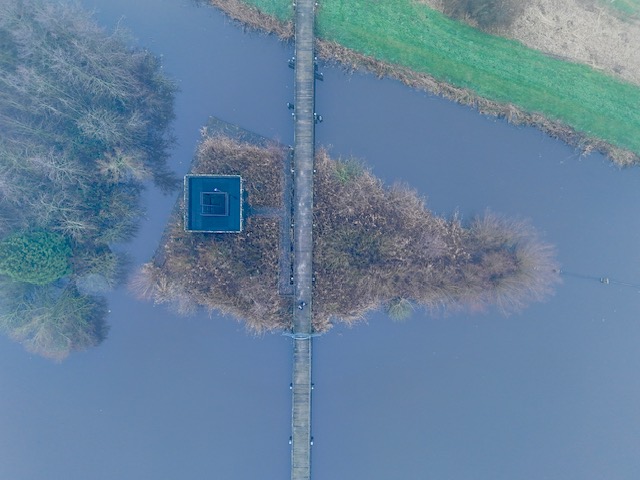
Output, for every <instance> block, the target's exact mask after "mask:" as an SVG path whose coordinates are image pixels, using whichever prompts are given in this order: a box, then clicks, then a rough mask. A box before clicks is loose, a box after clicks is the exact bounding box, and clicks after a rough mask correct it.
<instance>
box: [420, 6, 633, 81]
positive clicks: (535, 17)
mask: <svg viewBox="0 0 640 480" xmlns="http://www.w3.org/2000/svg"><path fill="white" fill-rule="evenodd" d="M417 1H419V2H421V3H425V4H427V5H429V6H430V7H432V8H435V9H436V10H439V11H441V12H443V13H445V14H450V13H451V11H450V9H451V5H452V4H454V3H458V2H457V0H417ZM494 3H495V2H494ZM507 3H509V2H507ZM516 3H518V8H517V10H516V12H515V14H514V17H513V18H510V19H509V22H508V23H507V24H503V25H499V26H496V27H493V28H485V30H487V31H488V32H489V33H492V34H496V35H500V36H503V37H506V38H511V39H513V40H518V41H520V42H521V43H523V44H524V45H526V46H527V47H529V48H533V49H536V50H539V51H542V52H544V53H547V54H549V55H553V56H555V57H558V58H562V59H564V60H568V61H572V62H577V63H584V64H586V65H589V66H591V67H592V68H594V69H597V70H601V71H603V72H606V73H608V74H610V75H613V76H616V77H619V78H622V79H624V80H626V81H628V82H632V83H635V84H637V85H640V21H638V20H637V19H634V18H633V17H626V18H625V17H624V16H622V15H620V14H619V13H616V12H615V11H614V10H612V9H610V8H607V7H605V6H603V4H602V3H599V2H597V1H595V0H517V2H516ZM461 19H462V20H464V21H466V22H467V23H469V24H470V25H472V26H476V27H478V26H479V25H478V22H477V21H476V20H475V19H474V18H472V17H471V16H469V15H466V16H463V17H462V18H461Z"/></svg>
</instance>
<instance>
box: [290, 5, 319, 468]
mask: <svg viewBox="0 0 640 480" xmlns="http://www.w3.org/2000/svg"><path fill="white" fill-rule="evenodd" d="M315 6H316V2H315V0H295V2H294V7H295V57H294V58H293V59H292V64H293V67H294V69H295V93H294V103H293V117H294V125H295V127H294V128H295V129H294V150H293V164H292V169H293V192H294V193H293V199H292V210H293V225H294V227H293V298H294V305H293V331H292V334H291V336H292V338H293V379H292V382H291V390H292V407H291V480H308V479H310V478H311V446H312V444H313V438H312V436H311V389H312V383H311V352H312V349H311V346H312V333H313V327H312V323H311V312H312V307H313V299H312V283H313V170H314V154H315V122H316V113H315V78H316V63H315V53H314V44H315V35H314V24H315Z"/></svg>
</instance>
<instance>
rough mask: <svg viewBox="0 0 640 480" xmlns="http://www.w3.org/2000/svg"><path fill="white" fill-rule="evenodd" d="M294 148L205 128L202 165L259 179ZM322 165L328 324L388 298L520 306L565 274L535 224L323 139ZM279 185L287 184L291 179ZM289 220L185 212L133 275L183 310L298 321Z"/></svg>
mask: <svg viewBox="0 0 640 480" xmlns="http://www.w3.org/2000/svg"><path fill="white" fill-rule="evenodd" d="M261 152H262V155H260V153H261ZM287 154H288V153H287V151H286V150H285V149H282V148H279V147H277V146H271V147H267V148H264V149H260V148H258V147H256V146H254V145H250V144H247V143H240V142H238V141H236V140H232V139H230V138H227V137H221V136H214V137H205V138H204V139H203V142H202V144H201V146H200V148H199V149H198V157H197V160H196V167H195V169H196V170H197V171H199V172H205V171H206V172H207V173H218V172H219V171H220V170H218V168H221V169H228V170H224V171H225V173H238V174H240V175H242V176H243V178H245V179H246V182H247V184H248V185H251V184H253V185H257V184H262V183H264V181H263V180H264V179H260V180H259V181H257V180H256V178H257V177H256V175H260V174H261V173H263V174H266V175H273V172H279V174H278V175H280V176H281V175H282V172H283V160H284V158H285V157H284V156H285V155H287ZM256 158H259V161H257V162H255V163H254V162H252V161H251V159H256ZM254 167H255V168H254ZM316 172H317V173H316V177H315V179H316V180H315V185H314V196H315V207H314V272H315V283H314V304H313V308H314V310H313V323H314V329H315V330H316V331H318V332H324V331H327V330H328V329H329V328H330V327H331V325H332V323H333V322H335V321H342V322H347V323H352V322H354V321H357V320H359V319H362V318H363V316H364V315H365V314H366V312H367V311H369V310H372V309H378V308H381V307H382V308H385V309H386V310H387V311H388V312H389V314H390V315H391V316H393V317H394V318H398V319H401V318H404V317H405V316H406V314H407V313H410V310H411V308H412V306H413V305H420V306H423V307H425V308H427V309H428V310H430V311H435V310H442V309H446V310H451V309H454V310H455V309H459V308H470V309H473V310H476V309H484V308H486V307H488V306H490V305H496V306H497V307H498V308H499V309H500V310H501V311H503V312H512V311H514V310H519V309H520V308H522V307H524V306H525V305H526V304H528V303H529V302H531V301H535V300H540V299H542V298H544V297H545V296H546V295H548V294H549V293H550V292H551V290H552V287H553V285H554V283H555V282H557V281H558V274H557V271H558V269H557V266H556V264H555V260H554V256H553V250H552V249H551V247H549V246H548V245H547V244H545V243H543V242H541V241H539V239H538V238H537V236H536V234H535V232H534V231H533V230H532V229H531V228H530V227H528V226H527V225H526V224H523V223H517V222H509V221H505V220H501V219H499V218H498V217H496V216H493V215H485V216H484V217H482V218H479V219H477V220H475V221H474V222H473V223H471V224H470V225H469V226H468V227H464V226H463V225H462V223H461V221H460V220H459V219H458V218H457V217H454V218H453V219H452V220H447V219H444V218H441V217H436V216H434V215H433V214H432V213H431V212H430V211H429V210H428V209H427V208H426V207H425V204H424V201H423V200H422V199H421V198H420V197H419V196H418V195H417V193H416V192H415V191H413V190H411V189H409V188H407V187H405V186H394V187H392V188H387V187H384V186H383V185H382V183H381V182H380V180H378V179H377V178H375V177H374V176H373V175H372V174H371V173H370V172H368V171H367V170H366V169H365V168H364V167H363V166H362V164H361V163H359V162H357V161H353V160H347V161H334V160H331V159H330V158H329V156H328V155H327V153H326V152H325V151H322V150H321V151H320V152H319V153H318V155H317V158H316ZM269 178H272V177H269ZM278 185H282V183H281V182H280V183H278ZM274 190H275V189H274ZM277 190H278V193H279V194H280V195H281V194H282V187H281V186H280V188H279V189H277ZM257 195H260V192H258V193H257ZM256 198H259V197H258V196H254V194H253V193H252V192H251V191H249V194H248V197H247V201H248V202H249V203H251V202H254V204H252V208H254V207H256V206H259V205H255V201H256ZM279 198H282V196H280V197H279ZM269 201H270V200H269ZM272 205H273V204H272ZM280 205H281V204H280ZM279 222H280V219H279V218H268V217H256V216H249V217H248V218H247V221H246V228H245V230H244V231H243V232H242V233H240V234H194V233H187V232H185V231H184V229H183V224H182V216H181V215H179V214H176V215H175V216H174V218H172V220H171V222H170V225H169V227H168V229H167V233H166V235H165V237H164V240H163V242H162V245H161V247H160V251H159V254H158V255H157V257H156V260H155V262H151V263H149V264H147V265H145V266H144V267H143V269H142V270H141V271H140V272H139V274H138V275H137V277H136V279H135V280H134V282H133V283H132V286H133V288H134V290H135V291H136V292H137V293H138V295H139V296H141V297H143V298H147V299H150V300H153V301H154V302H157V303H169V304H172V305H173V306H174V307H175V308H176V310H177V311H179V312H182V313H188V312H190V311H192V310H193V309H195V308H197V307H200V306H201V307H205V308H207V309H209V310H210V311H213V310H217V311H220V312H222V313H226V314H231V315H233V316H235V317H236V318H238V319H243V320H244V321H245V322H246V325H247V327H248V328H249V329H250V330H252V331H254V332H262V331H267V330H276V329H286V328H289V327H290V322H291V318H292V301H291V299H290V298H288V297H283V296H281V295H279V293H278V275H279V268H278V259H279V255H280V251H281V247H282V245H280V225H279ZM284 247H285V248H289V246H288V245H285V246H284Z"/></svg>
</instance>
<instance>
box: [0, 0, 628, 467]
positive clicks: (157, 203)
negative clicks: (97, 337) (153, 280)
mask: <svg viewBox="0 0 640 480" xmlns="http://www.w3.org/2000/svg"><path fill="white" fill-rule="evenodd" d="M83 3H84V4H85V5H86V6H87V7H89V8H92V9H95V11H96V14H97V18H98V19H99V21H100V22H101V23H103V24H104V25H107V26H109V27H113V26H114V25H116V24H117V23H118V22H119V21H120V22H121V24H123V25H125V26H126V27H128V28H129V29H131V30H132V31H133V33H134V36H135V38H136V41H137V42H139V44H141V45H145V46H147V47H149V48H150V49H151V50H152V51H154V52H155V53H157V54H160V55H163V59H164V64H165V69H166V71H167V73H168V74H169V75H171V76H173V77H174V78H176V79H178V81H179V83H180V88H181V93H180V94H179V96H178V99H177V115H178V117H177V121H176V123H175V133H176V134H177V136H178V139H179V146H178V147H177V148H176V150H175V154H174V158H173V165H174V168H175V169H176V171H178V172H179V173H180V174H182V173H184V172H185V170H186V168H187V167H188V164H189V161H190V159H191V157H192V154H193V151H194V148H195V144H196V142H197V139H198V129H199V128H200V126H201V125H203V124H204V123H205V122H206V120H207V116H208V115H216V116H218V117H221V118H223V119H225V120H227V121H230V122H235V123H237V124H239V125H242V126H243V127H245V128H248V129H250V130H254V131H256V132H258V133H261V134H263V135H265V136H269V137H273V138H276V139H278V140H281V141H283V142H287V143H290V142H291V141H292V124H291V118H290V113H289V112H288V111H287V109H286V107H285V104H286V102H287V101H291V100H292V96H293V93H292V79H293V74H292V71H291V70H289V69H288V68H287V67H286V60H287V58H288V57H289V56H290V55H291V54H292V47H291V46H290V45H283V44H281V43H279V42H277V41H276V40H275V39H273V38H270V37H265V36H262V35H258V34H255V33H254V34H248V33H244V32H243V31H242V30H241V29H239V28H238V27H237V26H234V25H233V24H231V23H230V22H229V21H227V20H225V18H224V17H223V16H222V15H220V14H218V13H217V12H215V11H214V10H211V9H208V8H197V7H195V6H193V5H192V4H191V3H190V2H187V1H184V0H155V1H151V0H138V1H136V2H130V1H127V0H111V1H109V2H107V1H105V0H85V1H84V2H83ZM323 71H324V73H325V82H324V83H321V84H319V87H318V100H317V109H318V112H319V113H320V114H322V115H323V117H324V119H325V122H324V123H323V124H321V125H320V126H319V127H318V130H317V135H318V142H319V143H321V144H324V145H327V146H328V147H329V148H330V151H331V153H332V154H333V155H334V156H349V155H355V156H358V157H362V158H364V159H366V161H367V163H368V164H369V165H371V167H372V169H373V171H374V173H375V174H377V175H378V176H380V177H381V178H383V179H384V180H385V181H386V182H388V183H392V182H395V181H402V182H407V183H409V184H411V185H413V186H414V187H415V188H416V189H417V190H418V191H419V192H420V193H421V194H422V195H424V196H426V197H427V198H428V204H429V205H430V207H431V208H432V209H433V210H434V211H436V212H437V213H439V214H444V215H451V214H453V213H454V212H455V211H459V212H460V214H461V215H462V216H463V218H470V217H471V216H472V215H474V214H476V213H482V212H484V211H485V209H487V208H489V209H491V210H493V211H495V212H498V213H504V214H506V215H510V216H518V217H523V218H529V219H531V221H532V222H533V224H534V225H535V226H536V227H537V228H538V229H539V230H540V231H541V232H543V233H544V237H545V238H546V239H547V240H548V241H549V242H552V243H554V244H555V245H557V248H558V252H559V259H560V262H561V263H562V265H563V268H564V269H565V270H567V271H569V272H575V273H579V274H585V275H591V276H594V277H599V276H602V275H607V276H610V277H611V278H614V279H617V280H620V281H625V282H630V283H639V284H640V253H639V252H640V250H639V249H638V245H640V215H639V214H638V209H637V204H638V200H639V199H640V193H639V192H640V188H639V187H640V180H639V172H638V170H637V169H634V170H626V171H619V170H617V169H615V168H613V167H611V166H609V164H608V163H607V162H606V161H604V160H603V159H602V158H601V157H600V156H597V155H592V156H590V157H587V158H581V157H579V156H578V155H576V153H575V152H574V151H573V150H571V149H570V148H568V147H566V146H565V145H563V144H562V143H560V142H557V141H554V140H551V139H549V138H548V137H546V136H545V135H543V134H542V133H540V132H538V131H536V130H534V129H530V128H516V127H512V126H509V125H507V124H505V123H504V122H502V121H496V120H495V119H492V118H484V117H482V116H480V115H478V114H476V113H475V112H473V111H471V110H469V109H466V108H463V107H459V106H456V105H453V104H451V103H449V102H446V101H444V100H442V99H438V98H434V97H431V96H429V95H427V94H425V93H421V92H415V91H412V90H410V89H407V88H406V87H403V86H401V85H400V84H398V83H397V82H394V81H389V80H385V81H380V80H376V79H374V78H372V77H370V76H365V75H361V74H348V73H345V72H343V71H341V70H340V69H335V68H328V67H324V68H323ZM146 203H147V209H148V212H147V216H146V219H145V222H144V225H143V229H142V232H141V234H140V235H139V237H138V238H137V239H136V241H134V242H133V243H132V244H131V245H130V246H129V247H128V250H129V251H130V252H131V253H132V255H133V256H134V258H135V259H136V262H138V263H142V262H144V261H146V260H147V259H148V258H149V257H150V256H151V254H152V252H153V250H154V248H155V246H156V244H157V241H158V238H159V235H160V233H161V231H162V229H163V226H164V222H165V221H166V218H167V215H168V212H169V209H170V207H171V204H172V203H173V198H165V197H162V196H161V195H160V194H159V193H158V192H156V191H154V190H151V191H149V193H148V195H147V202H146ZM639 306H640V293H639V291H638V289H637V288H629V287H620V286H614V285H608V286H605V285H602V284H600V283H599V282H598V281H597V279H594V280H584V279H578V278H574V277H566V278H565V282H564V284H563V285H561V286H560V287H559V288H558V290H557V293H556V295H555V296H554V297H553V298H552V299H550V300H549V301H548V302H546V303H544V304H539V305H534V306H532V307H530V308H529V309H527V310H526V311H525V312H523V313H522V314H519V315H515V316H512V317H509V318H504V317H502V316H500V315H499V314H497V313H495V312H488V313H486V314H480V315H473V316H469V315H454V316H449V317H444V318H431V317H429V316H427V315H426V314H425V313H423V312H416V314H415V315H414V317H413V318H412V319H411V320H410V321H408V322H406V323H403V324H394V323H392V322H390V321H389V320H387V319H386V318H385V317H384V315H382V314H379V313H375V314H371V315H370V316H369V318H368V325H362V326H359V327H357V328H352V329H344V328H335V329H334V330H333V331H332V332H330V334H328V335H326V336H324V337H322V338H319V339H318V340H317V341H316V342H315V344H314V345H315V357H314V358H315V366H314V375H315V379H314V381H315V385H316V388H315V391H314V437H315V442H314V447H313V465H314V467H313V468H314V478H316V479H328V480H336V479H337V480H341V479H368V480H383V479H406V480H414V479H415V480H421V479H425V478H440V479H469V480H472V479H473V480H475V479H487V480H496V479H504V480H513V479H531V480H534V479H535V480H538V479H543V478H544V479H553V480H571V479H575V480H585V479H586V480H589V479H607V480H617V479H625V480H626V479H629V480H632V479H637V478H640V455H639V454H640V438H639V436H638V432H639V431H640V410H639V409H638V404H640V379H639V378H640V375H639V374H638V372H639V371H640V353H639V349H638V344H639V343H640V326H639V325H640V322H639V319H638V312H639V308H638V307H639ZM110 308H111V316H110V319H109V320H110V323H111V325H112V330H111V334H110V337H109V339H108V340H107V341H106V342H105V343H104V344H103V345H102V346H101V347H100V348H98V349H94V350H92V351H89V352H87V353H83V354H77V355H75V356H72V357H71V358H70V359H69V360H67V361H66V362H65V363H63V364H61V365H54V364H51V363H49V362H47V361H44V360H42V359H40V358H37V357H32V356H30V355H28V354H26V353H24V352H23V351H22V349H21V347H20V346H19V345H15V344H13V343H10V342H9V341H8V340H6V339H4V338H3V339H1V340H0V362H1V363H2V365H3V368H2V369H0V409H1V411H2V413H1V414H0V478H2V479H8V480H49V479H69V480H76V479H77V480H80V479H82V480H86V479H97V480H114V479H119V480H129V479H131V480H134V479H135V480H139V479H147V478H153V479H156V480H160V479H162V480H164V479H166V480H172V479H177V478H185V479H186V478H188V479H205V478H207V479H210V478H216V479H218V478H219V479H283V478H288V477H289V445H288V441H287V439H288V437H289V429H290V426H289V422H290V411H289V408H290V397H289V395H290V392H289V389H288V384H289V381H290V380H289V377H290V373H291V365H290V357H291V355H290V353H291V350H290V341H289V340H288V339H286V338H284V337H281V336H280V335H267V336H265V337H261V338H254V337H252V336H250V335H247V334H246V333H245V332H244V330H243V327H242V326H241V325H239V324H238V323H236V322H235V321H234V320H232V319H229V318H208V317H207V316H206V315H201V316H196V317H193V318H180V317H177V316H175V315H173V314H172V313H170V312H168V311H167V310H165V309H164V308H162V307H153V306H152V305H148V304H144V303H140V302H137V301H135V300H134V299H132V298H131V297H130V296H129V295H128V294H127V293H126V292H125V291H117V292H115V293H114V294H113V295H111V297H110Z"/></svg>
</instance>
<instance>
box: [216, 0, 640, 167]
mask: <svg viewBox="0 0 640 480" xmlns="http://www.w3.org/2000/svg"><path fill="white" fill-rule="evenodd" d="M210 3H211V4H213V5H215V6H217V7H219V8H221V9H222V10H223V11H225V12H227V13H228V14H229V15H230V16H232V17H233V18H236V19H238V20H240V21H242V22H244V23H245V24H247V25H250V26H252V27H255V28H259V29H262V30H265V31H268V32H273V33H276V34H278V35H280V36H281V37H283V38H290V37H291V35H292V29H291V25H292V24H291V15H292V7H291V2H290V1H288V0H210ZM638 12H640V4H638V2H636V0H626V1H624V2H623V1H619V2H604V1H598V0H575V1H574V2H573V3H572V2H570V1H569V0H553V1H551V0H549V1H546V2H544V1H543V0H528V1H526V2H515V1H510V0H481V1H474V2H471V1H462V0H420V1H417V0H415V1H414V0H379V1H376V2H370V1H367V0H351V1H349V2H345V1H342V0H324V1H322V2H319V5H318V14H317V33H318V37H319V41H318V46H317V50H318V53H319V55H320V56H322V57H324V58H326V59H329V60H333V61H337V62H339V63H340V64H342V65H345V66H347V67H348V68H364V69H367V70H370V71H373V72H375V73H376V74H378V75H381V76H392V77H395V78H398V79H400V80H402V81H403V82H405V83H406V84H408V85H410V86H413V87H417V88H423V89H426V90H428V91H430V92H434V93H436V94H440V95H443V96H445V97H448V98H451V99H454V100H455V101H458V102H460V103H463V104H468V105H471V106H473V107H475V108H477V109H478V110H479V111H480V112H482V113H484V114H491V115H498V116H502V117H504V118H507V119H508V120H509V121H511V122H513V123H516V124H529V125H535V126H537V127H539V128H541V129H542V130H544V131H545V132H547V133H549V134H550V135H552V136H555V137H558V138H561V139H563V140H565V141H567V142H568V143H570V144H571V145H573V146H575V147H576V148H578V149H579V150H580V151H581V152H584V153H588V152H591V151H594V150H596V151H601V152H603V153H605V154H606V155H608V156H609V157H610V158H611V159H612V160H613V161H614V162H615V163H616V164H618V165H620V166H629V165H634V164H637V163H638V162H640V135H638V132H640V108H638V106H640V85H639V84H638V83H637V79H638V78H640V73H639V69H638V65H640V59H638V56H639V55H640V54H639V53H638V50H637V48H636V44H637V41H636V39H637V36H635V33H637V31H638V28H640V27H639V23H638V22H639V21H640V20H639V14H638ZM596 19H597V22H595V20H596ZM554 22H555V23H554ZM549 24H550V25H549ZM612 28H615V30H613V31H612V30H611V29H612ZM532 32H537V35H534V34H533V33H532ZM585 36H587V37H590V38H591V40H590V41H589V42H586V41H583V37H585ZM594 39H597V40H594Z"/></svg>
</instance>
